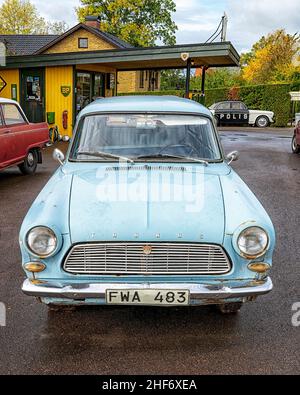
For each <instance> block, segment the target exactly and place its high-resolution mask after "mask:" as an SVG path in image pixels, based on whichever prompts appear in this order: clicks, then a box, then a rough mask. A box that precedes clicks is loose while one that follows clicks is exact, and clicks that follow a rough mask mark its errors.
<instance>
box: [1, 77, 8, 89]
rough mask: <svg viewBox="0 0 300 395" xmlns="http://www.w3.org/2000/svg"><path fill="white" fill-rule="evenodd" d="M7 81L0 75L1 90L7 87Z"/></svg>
mask: <svg viewBox="0 0 300 395" xmlns="http://www.w3.org/2000/svg"><path fill="white" fill-rule="evenodd" d="M6 85H7V83H6V82H5V81H4V79H3V78H2V77H1V76H0V92H2V91H3V89H4V88H5V87H6Z"/></svg>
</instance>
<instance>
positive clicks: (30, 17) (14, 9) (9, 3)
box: [0, 0, 68, 34]
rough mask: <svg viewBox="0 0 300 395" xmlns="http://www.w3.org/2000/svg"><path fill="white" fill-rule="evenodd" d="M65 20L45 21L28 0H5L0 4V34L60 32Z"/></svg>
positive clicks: (64, 28)
mask: <svg viewBox="0 0 300 395" xmlns="http://www.w3.org/2000/svg"><path fill="white" fill-rule="evenodd" d="M67 29H68V26H67V24H66V23H65V22H54V23H51V22H47V21H46V20H45V19H44V18H42V17H41V16H40V15H39V14H38V12H37V9H36V7H35V6H34V5H33V4H32V3H31V2H30V0H23V1H22V0H5V1H4V3H3V4H2V5H1V6H0V34H62V33H63V32H65V31H66V30H67Z"/></svg>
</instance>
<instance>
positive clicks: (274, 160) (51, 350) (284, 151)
mask: <svg viewBox="0 0 300 395" xmlns="http://www.w3.org/2000/svg"><path fill="white" fill-rule="evenodd" d="M221 137H222V140H223V144H224V147H225V150H226V152H228V151H231V150H236V149H238V150H240V152H241V158H240V160H239V161H238V162H236V163H234V165H233V166H234V167H235V169H236V170H237V171H238V173H239V174H240V175H241V176H242V177H243V178H244V179H245V180H246V182H247V183H248V184H249V185H250V187H251V188H252V189H253V190H254V192H255V193H256V195H257V196H258V197H259V198H260V199H261V201H262V203H263V204H264V206H265V207H266V209H267V210H268V212H269V213H270V215H271V217H272V219H273V221H274V223H275V226H276V229H277V234H278V246H277V250H276V254H275V267H274V270H273V274H272V277H273V280H274V284H275V290H274V292H273V293H272V294H270V295H268V296H265V297H263V298H261V299H260V300H259V301H257V302H254V303H250V304H248V305H246V306H245V307H244V309H243V310H242V312H241V314H239V315H238V316H233V317H232V316H221V315H219V314H217V313H216V311H215V310H214V309H213V308H210V307H209V308H206V307H205V308H187V309H179V308H178V309H159V308H133V307H130V308H118V307H113V308H103V307H101V308H81V309H78V310H77V311H75V312H68V313H66V312H65V313H49V312H48V310H47V308H46V307H45V306H43V305H41V304H39V303H37V302H36V301H35V300H34V299H31V298H28V297H25V296H23V295H22V293H21V291H20V286H21V283H22V281H23V278H24V274H23V272H22V270H21V266H20V254H19V250H18V230H19V227H20V224H21V222H22V219H23V217H24V215H25V214H26V211H27V210H28V208H29V207H30V205H31V203H32V202H33V200H34V198H35V196H36V195H37V193H38V192H39V191H40V190H41V188H42V187H43V185H44V184H45V183H46V181H47V180H48V178H49V177H50V176H51V174H52V173H53V171H54V169H55V167H56V164H55V163H54V162H53V161H52V160H51V158H50V150H49V151H48V152H47V155H46V158H45V162H44V165H43V166H41V167H40V170H39V172H38V173H37V175H36V176H34V177H23V176H21V175H20V174H19V173H18V170H17V169H14V168H13V169H10V170H7V171H6V172H3V173H0V204H1V209H0V232H1V233H0V250H1V261H0V302H4V303H5V304H6V306H7V309H8V310H7V327H6V328H1V327H0V350H1V353H0V373H23V374H24V373H25V374H26V373H38V374H44V373H50V374H60V373H66V374H72V373H95V374H113V373H120V374H122V373H124V374H133V373H136V374H138V373H145V374H146V373H147V374H150V373H153V374H155V373H162V374H163V373H166V374H171V373H173V374H176V373H177V374H200V373H213V374H214V373H259V374H267V373H300V361H299V359H300V346H299V344H300V341H299V340H300V327H299V328H294V327H293V326H292V324H291V317H292V311H291V309H292V304H293V303H295V302H300V290H299V284H300V270H299V267H300V265H299V256H300V238H299V234H300V221H299V216H300V214H299V213H300V156H295V155H292V154H291V152H290V133H289V132H278V131H276V132H272V131H271V130H270V131H267V132H264V133H261V132H260V133H257V132H256V131H249V130H243V131H237V130H235V131H231V130H228V129H226V131H221Z"/></svg>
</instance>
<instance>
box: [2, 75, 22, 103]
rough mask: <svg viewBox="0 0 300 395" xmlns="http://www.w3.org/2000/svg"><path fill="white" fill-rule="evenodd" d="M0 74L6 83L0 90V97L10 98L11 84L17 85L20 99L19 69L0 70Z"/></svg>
mask: <svg viewBox="0 0 300 395" xmlns="http://www.w3.org/2000/svg"><path fill="white" fill-rule="evenodd" d="M0 76H1V77H2V78H3V79H4V81H5V82H6V83H7V85H6V87H5V88H4V89H3V90H2V91H1V92H0V97H4V98H5V99H11V98H12V97H11V85H12V84H16V85H17V91H18V100H20V75H19V70H2V69H1V70H0Z"/></svg>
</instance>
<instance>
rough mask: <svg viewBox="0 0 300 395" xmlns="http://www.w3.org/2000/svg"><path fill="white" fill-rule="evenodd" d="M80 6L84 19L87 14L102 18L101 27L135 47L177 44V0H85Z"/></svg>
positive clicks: (79, 12) (79, 14) (78, 11)
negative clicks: (160, 43)
mask: <svg viewBox="0 0 300 395" xmlns="http://www.w3.org/2000/svg"><path fill="white" fill-rule="evenodd" d="M81 4H82V6H81V7H78V8H77V9H76V11H77V15H78V18H79V20H80V21H83V20H84V18H85V17H86V16H87V15H95V16H99V17H100V21H101V25H100V28H101V30H103V31H106V32H108V33H111V34H113V35H115V36H117V37H120V38H122V39H123V40H125V41H127V42H129V43H131V44H132V45H134V46H152V45H155V43H156V41H157V40H159V41H161V42H163V43H164V44H167V45H172V44H175V42H176V38H175V32H176V30H177V26H176V24H175V22H174V21H173V20H172V13H173V12H175V11H176V5H175V2H174V1H173V0H81Z"/></svg>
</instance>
